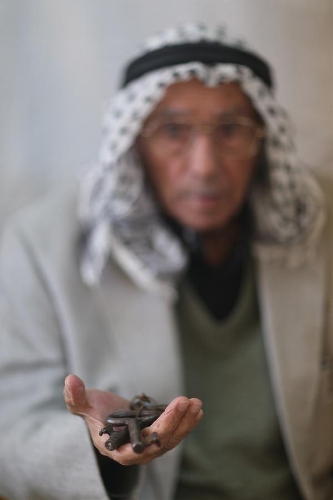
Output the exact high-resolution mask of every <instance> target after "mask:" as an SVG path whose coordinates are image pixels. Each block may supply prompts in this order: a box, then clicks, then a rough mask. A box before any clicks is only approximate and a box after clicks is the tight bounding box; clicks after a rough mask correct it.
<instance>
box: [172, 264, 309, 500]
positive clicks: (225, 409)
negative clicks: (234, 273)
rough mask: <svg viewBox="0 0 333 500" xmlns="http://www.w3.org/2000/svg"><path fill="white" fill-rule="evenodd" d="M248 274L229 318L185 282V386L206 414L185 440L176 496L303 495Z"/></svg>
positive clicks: (180, 499) (216, 499) (273, 498)
mask: <svg viewBox="0 0 333 500" xmlns="http://www.w3.org/2000/svg"><path fill="white" fill-rule="evenodd" d="M249 267H250V266H249ZM243 281H244V282H243V285H242V289H241V292H240V296H239V298H238V302H237V304H236V306H235V307H234V310H233V312H232V314H231V315H230V317H228V318H227V319H226V320H223V321H217V320H215V319H213V318H212V316H211V315H210V314H209V312H208V311H207V309H206V308H205V306H204V305H203V303H202V302H201V301H200V299H199V297H198V296H197V295H196V293H195V291H194V290H193V289H192V288H191V286H190V285H189V283H188V282H186V280H185V279H184V281H183V282H182V283H181V285H180V299H179V302H178V305H177V310H176V315H177V321H178V325H179V329H180V337H181V342H182V351H183V358H184V367H185V368H184V370H185V373H184V374H185V383H186V390H187V395H188V396H189V397H198V398H200V399H202V401H203V409H204V417H203V420H202V421H201V423H200V424H199V425H198V427H197V428H196V429H195V430H194V432H192V433H191V434H190V435H189V436H188V437H187V438H186V439H185V444H184V451H183V458H182V462H181V468H180V474H179V483H178V487H177V491H176V494H175V500H229V499H235V500H245V499H246V500H300V499H301V497H300V494H299V493H298V490H297V487H296V485H295V482H294V480H293V477H292V474H291V471H290V467H289V464H288V460H287V457H286V453H285V450H284V446H283V442H282V438H281V433H280V429H279V424H278V420H277V416H276V409H275V406H274V400H273V396H272V389H271V384H270V379H269V373H268V368H267V363H266V358H265V348H264V345H263V339H262V336H261V331H260V318H259V311H258V305H257V299H256V289H255V281H254V273H253V271H252V269H249V270H248V272H247V275H246V278H245V279H244V280H243Z"/></svg>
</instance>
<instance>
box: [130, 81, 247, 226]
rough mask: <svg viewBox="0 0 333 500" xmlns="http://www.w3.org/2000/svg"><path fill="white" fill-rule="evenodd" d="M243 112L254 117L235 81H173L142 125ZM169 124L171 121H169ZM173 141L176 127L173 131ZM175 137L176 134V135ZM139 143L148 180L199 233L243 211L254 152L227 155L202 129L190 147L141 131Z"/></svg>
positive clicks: (170, 210) (206, 120) (205, 120)
mask: <svg viewBox="0 0 333 500" xmlns="http://www.w3.org/2000/svg"><path fill="white" fill-rule="evenodd" d="M226 117H227V118H230V119H231V121H232V119H233V118H234V117H245V118H249V119H252V120H255V118H256V115H255V111H254V109H253V106H252V104H251V102H250V100H249V99H248V97H247V96H246V95H245V94H244V92H243V91H242V90H241V89H240V87H239V86H238V85H237V84H236V83H227V84H223V85H220V86H219V87H214V88H208V87H205V86H204V85H203V84H202V83H200V82H199V81H198V80H195V79H193V80H191V81H188V82H181V83H177V84H174V85H172V86H170V87H169V88H168V89H167V91H166V94H165V97H164V98H163V100H162V101H161V102H160V103H159V104H158V105H157V107H156V108H155V110H154V111H153V113H152V114H151V115H150V116H149V117H148V119H147V121H146V123H145V126H144V128H143V130H149V127H150V126H151V125H152V127H154V126H155V124H156V123H161V122H162V123H168V121H169V122H170V121H171V122H176V123H177V122H180V123H182V122H183V121H185V122H188V121H189V122H190V123H199V124H210V123H216V122H218V121H220V120H221V119H222V120H224V119H225V118H226ZM169 129H170V126H169ZM168 133H169V134H170V135H171V138H170V141H172V140H174V137H176V135H174V136H173V135H172V134H177V133H178V132H177V130H171V131H170V130H169V131H168ZM176 139H177V137H176ZM137 147H138V151H139V154H140V156H141V158H142V161H143V164H144V168H145V169H146V173H147V176H148V179H149V180H150V182H151V184H152V186H153V189H154V190H155V193H156V194H157V197H158V199H159V201H160V203H161V206H162V208H163V210H164V211H165V212H166V213H167V214H168V215H170V216H171V217H173V218H174V219H176V220H177V221H178V222H179V223H180V224H182V225H184V226H186V227H189V228H192V229H194V230H196V231H199V232H210V231H215V230H218V229H221V228H223V227H225V226H226V225H227V224H228V223H229V222H230V221H231V220H232V219H233V218H234V217H235V216H236V215H237V214H238V212H239V211H240V209H241V207H242V205H243V202H244V200H245V197H246V194H247V191H248V188H249V184H250V181H251V178H252V175H253V172H254V167H255V163H256V157H255V156H253V155H252V156H251V157H250V158H249V157H248V156H246V157H245V158H244V157H242V158H241V159H239V158H235V157H228V156H225V155H224V154H223V151H221V148H220V147H217V145H216V138H215V139H214V136H213V134H209V133H206V132H205V129H204V127H203V130H200V131H198V132H197V133H196V134H195V135H194V136H193V137H192V139H191V141H190V143H189V145H188V146H187V147H186V149H185V150H184V149H183V150H181V151H180V152H179V151H178V150H177V153H176V154H175V152H174V151H173V150H172V148H171V150H170V148H169V149H168V148H166V149H164V148H162V147H161V142H158V141H157V139H156V138H155V137H154V134H152V135H150V136H148V137H145V136H142V135H141V136H139V138H138V140H137Z"/></svg>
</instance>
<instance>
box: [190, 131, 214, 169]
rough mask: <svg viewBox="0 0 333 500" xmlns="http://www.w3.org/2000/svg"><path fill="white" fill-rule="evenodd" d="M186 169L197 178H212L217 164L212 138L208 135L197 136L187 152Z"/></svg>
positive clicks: (200, 134)
mask: <svg viewBox="0 0 333 500" xmlns="http://www.w3.org/2000/svg"><path fill="white" fill-rule="evenodd" d="M188 168H189V169H190V170H191V172H192V173H193V174H194V175H196V176H199V177H214V176H215V175H216V173H217V170H218V162H217V158H216V152H215V148H214V144H213V142H212V137H211V136H210V135H209V134H204V133H199V134H197V135H196V136H195V137H194V138H193V141H192V144H191V145H190V148H189V151H188Z"/></svg>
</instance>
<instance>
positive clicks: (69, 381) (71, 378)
mask: <svg viewBox="0 0 333 500" xmlns="http://www.w3.org/2000/svg"><path fill="white" fill-rule="evenodd" d="M64 399H65V403H66V405H67V407H68V409H69V411H71V412H72V413H80V412H84V411H85V410H86V408H87V406H89V403H88V400H87V397H86V388H85V385H84V382H83V381H82V380H81V379H80V378H79V377H77V376H76V375H68V376H67V377H66V379H65V385H64Z"/></svg>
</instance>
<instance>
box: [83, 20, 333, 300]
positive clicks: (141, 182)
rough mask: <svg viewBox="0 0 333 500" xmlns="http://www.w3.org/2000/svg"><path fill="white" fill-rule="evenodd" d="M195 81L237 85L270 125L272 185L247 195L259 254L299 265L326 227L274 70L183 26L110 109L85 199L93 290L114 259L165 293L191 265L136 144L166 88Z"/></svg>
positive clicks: (145, 55) (156, 45)
mask: <svg viewBox="0 0 333 500" xmlns="http://www.w3.org/2000/svg"><path fill="white" fill-rule="evenodd" d="M194 77H196V78H198V79H199V80H200V81H201V82H203V83H204V84H205V85H207V86H216V85H220V84H222V83H225V82H231V81H236V82H238V83H239V84H240V86H241V88H242V89H243V91H244V92H245V93H246V94H247V95H248V96H249V97H250V99H251V101H252V103H253V104H254V107H255V108H256V110H257V111H258V112H259V114H260V115H261V117H262V118H263V120H264V122H265V125H266V135H265V144H266V156H267V159H268V169H269V171H268V179H269V182H268V183H267V185H266V187H265V188H263V187H262V186H261V187H260V186H259V185H257V186H256V185H254V186H253V189H252V191H251V193H250V196H249V203H250V207H251V210H252V213H253V218H254V222H255V231H254V233H255V234H254V237H253V238H254V242H253V244H254V249H255V252H256V253H257V255H258V256H259V257H260V258H269V259H280V260H282V261H284V262H285V263H286V264H288V265H299V264H301V263H302V262H303V261H305V260H306V259H308V258H309V257H310V256H311V255H312V254H313V253H314V249H315V247H316V243H317V241H318V238H319V235H320V231H321V228H322V226H323V222H324V219H325V215H324V212H325V211H324V203H323V198H322V195H321V192H320V190H319V188H318V187H317V184H316V183H315V182H314V181H313V179H312V178H311V176H310V175H309V173H308V172H307V171H306V170H305V169H304V168H300V167H299V163H298V161H297V158H296V155H295V147H294V144H293V138H292V136H293V133H292V129H291V126H290V123H289V120H288V116H287V114H286V112H285V111H284V110H283V109H282V108H281V106H280V105H279V104H278V103H277V101H276V99H275V97H274V93H273V90H272V81H271V75H270V70H269V67H268V65H267V64H266V63H265V62H264V61H263V60H262V59H261V58H260V56H257V55H256V53H255V52H253V51H251V50H250V49H249V48H248V47H247V44H246V43H245V42H244V41H241V40H239V39H234V38H232V37H231V36H230V35H229V33H228V32H227V30H226V29H225V28H223V27H218V28H214V29H212V28H207V27H206V26H204V25H202V24H186V25H182V26H179V27H176V28H172V29H169V30H166V31H164V32H162V33H160V34H158V35H156V36H153V37H152V38H150V39H149V40H148V41H147V42H146V43H145V44H144V45H143V46H142V47H140V49H139V50H138V51H137V53H136V55H135V58H134V59H133V61H132V63H131V64H130V65H129V67H128V69H127V73H126V75H125V82H124V85H123V87H122V88H121V89H120V90H119V92H118V93H117V94H116V96H115V98H114V99H112V101H111V102H110V103H109V104H108V106H107V109H106V113H105V120H104V127H103V138H102V143H101V148H100V152H99V158H98V161H97V162H96V164H95V165H93V167H92V168H91V170H90V171H89V172H88V174H87V175H86V177H85V178H84V179H83V181H82V185H81V191H80V205H79V216H80V219H81V221H82V225H83V230H84V233H85V236H86V237H85V243H84V248H83V252H82V256H81V273H82V277H83V279H84V281H85V282H86V283H87V284H90V285H94V284H97V283H98V282H99V280H100V278H101V275H102V273H103V269H104V268H105V265H106V262H107V260H108V258H109V257H110V255H111V254H112V255H113V257H114V258H115V259H116V260H117V261H118V263H119V264H120V265H121V266H122V268H123V269H124V270H125V271H126V272H127V273H128V274H129V275H130V276H131V277H132V279H133V280H134V281H135V282H136V283H137V284H138V285H140V286H142V287H145V288H147V289H151V290H160V291H161V290H163V289H164V290H166V289H167V288H168V285H167V284H166V283H167V282H169V281H170V280H172V279H173V277H174V275H175V274H177V273H179V272H180V271H181V270H182V269H183V268H184V267H185V265H186V260H187V255H186V251H185V250H184V248H182V245H181V243H180V242H179V241H178V239H177V238H176V237H175V235H174V234H172V233H171V232H170V231H169V230H168V228H167V227H166V226H165V224H164V223H163V221H162V220H161V218H160V216H159V211H158V209H157V207H156V205H155V202H154V199H153V196H152V195H151V193H150V191H149V188H148V186H147V183H146V182H145V177H144V171H143V169H142V166H141V165H140V158H139V156H138V154H137V153H136V151H135V149H134V146H133V144H134V142H135V138H136V137H137V135H138V134H139V132H140V130H141V128H142V124H143V122H144V121H145V119H146V118H147V117H148V116H149V114H150V113H151V112H152V111H153V109H154V108H155V107H156V105H157V103H158V102H159V101H160V100H161V99H162V98H163V96H164V93H165V90H166V88H167V87H168V86H170V85H172V84H174V83H176V82H180V81H186V80H189V79H192V78H194Z"/></svg>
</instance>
